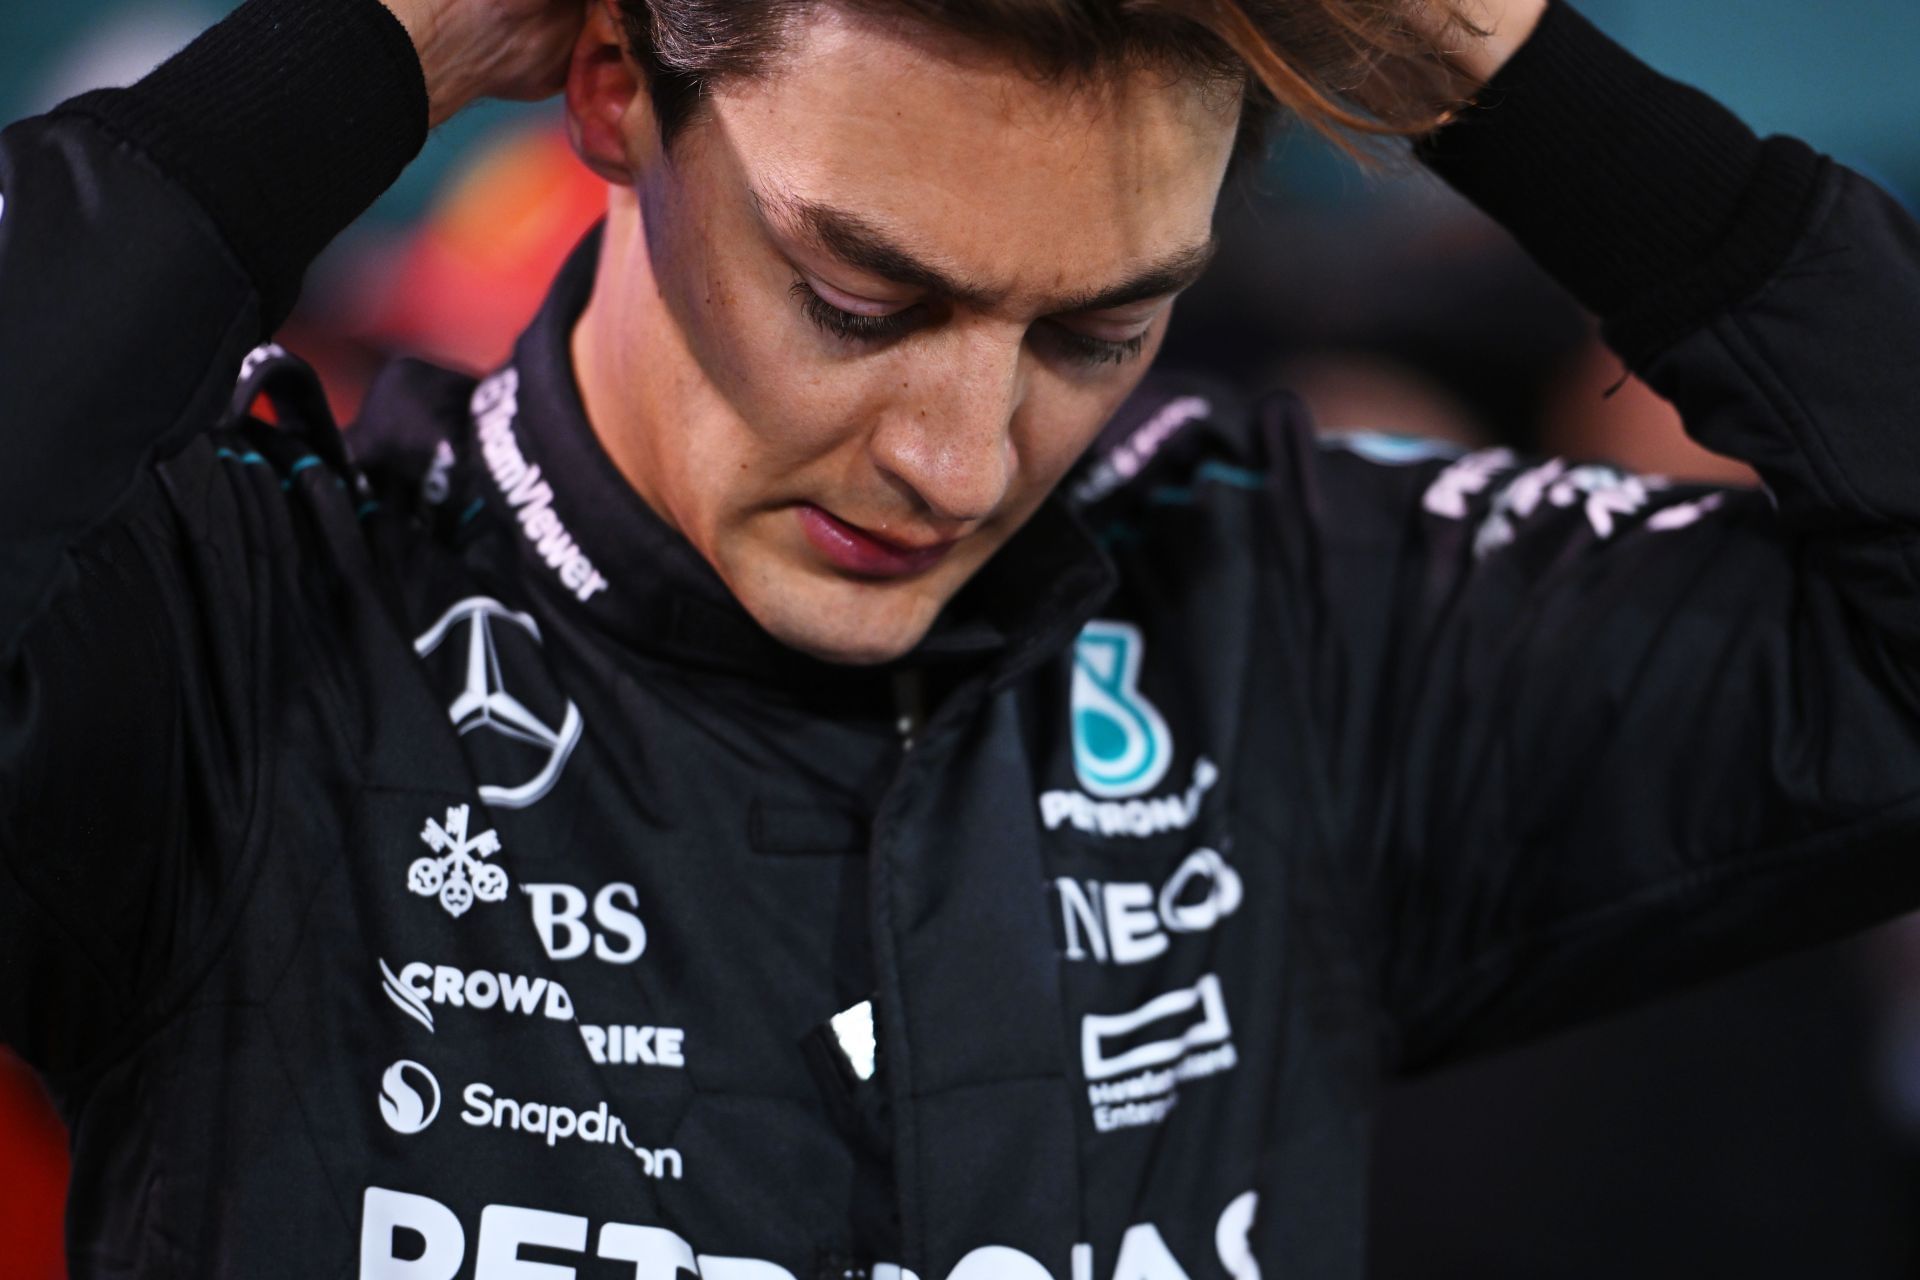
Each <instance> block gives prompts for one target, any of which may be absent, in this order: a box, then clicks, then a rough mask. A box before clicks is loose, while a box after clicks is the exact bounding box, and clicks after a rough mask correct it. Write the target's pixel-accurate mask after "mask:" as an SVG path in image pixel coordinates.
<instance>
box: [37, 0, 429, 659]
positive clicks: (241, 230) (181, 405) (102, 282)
mask: <svg viewBox="0 0 1920 1280" xmlns="http://www.w3.org/2000/svg"><path fill="white" fill-rule="evenodd" d="M316 15H318V16H316ZM322 18H324V21H323V20H321V19H322ZM425 132H426V96H425V91H424V87H423V85H422V82H421V73H420V69H419V64H418V62H417V61H416V60H415V59H414V57H413V54H412V51H411V46H410V44H409V42H408V38H407V35H406V33H405V31H404V30H402V28H401V27H400V25H399V24H398V23H396V22H395V21H394V20H393V17H392V16H391V15H390V14H389V13H388V11H387V10H386V9H384V8H382V7H381V6H380V5H379V4H377V3H375V2H374V0H343V2H341V3H331V4H315V3H312V2H311V0H255V2H254V3H251V4H248V5H246V6H244V7H243V8H241V9H240V10H239V11H237V12H236V13H235V14H234V15H233V16H232V17H230V18H228V19H227V20H226V21H225V22H222V23H221V24H220V25H219V26H217V27H215V28H214V29H213V30H211V31H209V32H208V33H207V34H205V35H204V36H202V37H201V38H200V39H199V40H197V41H195V42H194V44H192V45H191V46H189V47H188V48H187V49H186V50H184V51H183V52H182V53H180V54H179V55H177V56H176V57H175V58H173V59H171V60H170V61H168V62H167V63H166V64H165V65H163V66H162V67H161V68H159V69H158V70H157V71H155V72H154V73H153V74H152V75H150V76H148V77H147V78H146V79H145V80H143V81H141V82H140V83H139V84H137V85H135V86H133V87H132V88H129V89H120V90H108V91H103V92H99V93H91V94H87V95H85V96H83V97H80V98H77V99H74V100H73V101H71V102H68V103H66V104H64V105H63V106H61V107H60V108H58V109H56V110H55V111H54V112H53V113H52V114H51V115H49V116H46V117H42V118H40V119H35V120H27V121H22V122H21V123H19V124H17V125H14V126H12V127H11V128H9V129H8V130H6V132H5V133H4V134H0V196H3V197H4V199H5V201H6V203H5V206H4V207H3V208H0V369H4V370H6V376H5V377H0V422H3V423H5V424H6V430H7V433H8V448H9V456H10V458H11V459H12V462H11V464H10V465H9V466H8V467H6V468H5V469H4V471H3V472H0V651H4V652H11V651H12V647H13V646H14V645H15V644H16V643H17V641H18V639H19V637H20V635H21V633H22V631H23V630H24V629H25V628H26V627H27V626H28V625H29V623H30V622H31V620H32V618H33V616H34V614H35V612H36V611H37V610H39V609H41V608H43V607H44V606H45V604H46V601H47V599H48V595H49V592H50V591H51V589H52V585H53V583H54V581H55V579H56V577H57V576H58V574H59V573H60V571H61V566H62V564H63V563H64V562H65V559H66V556H67V553H68V551H69V549H70V548H71V546H72V545H73V544H74V542H75V540H77V539H78V538H79V537H81V536H82V535H83V534H84V533H85V532H86V531H88V530H90V529H92V528H95V527H96V526H98V525H99V524H100V523H101V522H102V521H104V520H106V519H107V518H108V517H109V516H110V515H111V514H112V513H113V512H114V511H115V510H117V509H118V508H119V506H120V504H121V503H123V502H124V501H125V499H126V497H127V495H128V494H129V493H130V492H131V491H132V489H133V487H134V486H135V484H136V483H137V482H138V479H139V477H140V475H141V474H142V472H143V470H144V468H145V466H146V465H147V463H148V462H149V461H150V460H151V459H152V458H154V457H157V456H165V455H166V454H168V453H170V452H172V451H173V450H174V449H177V448H178V447H180V446H181V445H182V444H184V443H185V442H186V441H187V440H189V439H190V438H192V436H193V435H195V434H196V433H198V432H199V431H201V430H203V429H205V428H206V427H208V426H210V425H212V423H213V422H214V421H215V420H216V419H217V417H218V416H219V415H220V414H221V412H222V411H223V410H224V409H225V406H226V402H227V399H228V396H229V394H230V391H231V388H232V386H233V380H234V377H235V375H236V373H237V371H238V368H239V364H240V360H241V357H242V356H244V355H245V353H246V351H247V349H248V348H250V347H252V346H253V345H254V344H256V343H258V342H259V341H260V340H261V339H262V338H264V337H265V336H266V335H267V334H268V333H270V332H271V331H272V329H273V328H274V327H275V325H276V324H277V323H278V321H279V319H280V318H281V317H282V316H283V315H284V314H285V312H286V310H287V309H288V308H289V307H290V306H291V305H292V302H293V299H294V296H295V295H296V293H297V292H298V289H299V284H300V279H301V276H302V274H303V273H304V271H305V270H306V267H307V264H308V263H309V262H310V261H311V260H312V258H313V256H314V255H315V254H316V253H318V252H319V250H320V249H321V248H322V247H323V246H324V245H325V244H326V243H327V242H328V241H329V240H330V239H332V238H333V236H334V235H336V234H337V233H338V232H339V231H340V230H341V229H342V228H343V227H345V226H346V225H347V224H348V223H349V222H350V221H352V219H353V218H354V217H356V216H358V214H359V213H360V212H361V211H362V210H363V209H364V208H365V207H366V206H367V205H368V204H369V203H371V202H372V200H373V199H374V197H375V196H377V195H378V194H379V193H380V192H381V191H382V190H383V189H384V188H385V187H386V185H387V184H388V183H389V182H391V181H392V179H393V177H394V176H395V175H397V174H398V173H399V172H400V170H401V168H402V167H403V166H404V165H405V164H406V162H407V161H408V160H409V159H410V158H411V157H412V156H413V154H414V152H415V151H416V150H417V149H418V148H419V146H420V143H421V141H422V140H423V138H424V137H425Z"/></svg>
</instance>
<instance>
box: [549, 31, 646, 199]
mask: <svg viewBox="0 0 1920 1280" xmlns="http://www.w3.org/2000/svg"><path fill="white" fill-rule="evenodd" d="M566 98H567V136H568V137H569V138H570V139H571V140H572V142H573V149H574V151H575V153H577V154H578V155H579V157H580V159H581V160H583V161H585V162H586V165H587V167H588V168H589V169H591V170H593V171H594V172H595V173H597V174H599V175H600V176H601V177H602V178H604V179H606V180H607V181H608V182H610V183H614V184H616V185H618V186H623V187H630V186H632V185H633V184H634V183H635V181H636V180H637V179H638V177H639V173H638V168H637V164H636V161H637V159H638V157H637V155H636V149H637V148H646V147H651V146H652V145H653V144H654V142H655V141H656V140H657V138H658V137H659V134H658V132H657V130H656V128H655V124H654V119H653V100H652V99H651V98H650V97H648V95H647V86H646V79H645V77H644V76H643V75H642V74H641V71H640V68H639V67H638V66H637V65H636V64H635V63H634V61H633V58H632V57H631V55H629V53H628V52H627V36H626V31H625V29H624V28H623V27H622V26H621V24H620V19H619V15H618V14H617V13H616V12H615V11H614V7H613V0H592V2H591V3H589V4H588V6H587V20H586V23H585V24H584V25H583V26H582V27H581V29H580V38H579V40H578V41H576V42H575V43H574V46H573V59H572V61H571V62H570V63H569V64H568V66H567V91H566Z"/></svg>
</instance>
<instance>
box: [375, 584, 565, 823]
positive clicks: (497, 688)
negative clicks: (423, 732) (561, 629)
mask: <svg viewBox="0 0 1920 1280" xmlns="http://www.w3.org/2000/svg"><path fill="white" fill-rule="evenodd" d="M495 622H509V623H512V624H513V625H514V626H516V627H519V628H521V629H522V630H523V631H525V632H526V633H527V634H528V635H530V636H532V637H533V639H534V641H535V643H538V642H539V640H540V624H539V623H537V622H535V621H534V620H533V617H532V615H531V614H525V613H518V612H516V611H514V610H512V609H509V608H507V606H505V605H503V604H501V603H500V602H499V601H498V600H493V599H490V598H488V597H486V596H469V597H468V598H467V599H465V600H462V601H461V602H460V603H458V604H456V605H454V606H453V607H452V608H451V609H449V610H447V611H446V612H445V613H444V614H442V615H441V616H440V620H439V621H438V622H436V623H434V624H433V625H432V626H431V627H429V628H427V630H426V632H425V634H423V635H422V636H421V637H420V638H419V639H417V640H415V641H414V642H413V649H414V652H415V653H417V654H419V655H420V656H421V657H423V658H424V657H426V656H427V655H428V654H430V653H432V652H433V651H434V650H436V649H438V648H439V647H440V643H441V641H443V640H445V639H446V638H447V633H448V632H449V631H451V630H452V629H453V628H454V627H455V626H456V625H458V624H460V623H465V624H466V625H467V662H466V685H465V688H463V689H462V690H461V692H460V694H459V695H458V696H457V697H455V698H454V700H453V703H452V705H451V706H449V707H448V708H447V715H448V717H449V718H450V719H451V720H452V721H453V724H454V729H455V730H456V731H457V732H458V733H459V734H460V736H461V737H465V736H466V735H468V734H470V733H480V732H484V733H489V734H497V735H499V736H501V737H503V738H506V739H509V740H511V741H515V742H523V743H526V744H527V745H529V746H531V747H533V748H534V749H535V750H536V751H538V752H542V753H544V760H545V763H544V764H543V765H542V766H541V767H540V769H539V771H538V772H537V773H535V774H534V775H533V777H531V778H528V779H527V780H526V781H524V782H521V783H518V784H516V785H514V786H501V785H496V784H493V783H482V784H481V785H480V798H481V799H482V800H484V801H486V802H487V803H488V804H494V805H500V806H502V807H503V808H508V809H520V808H524V807H526V806H527V805H530V804H532V803H533V802H534V801H536V800H538V799H539V798H540V797H541V796H544V795H545V794H547V792H548V790H549V789H551V788H552V786H553V784H554V781H555V780H556V779H558V778H559V776H560V770H561V769H562V768H563V767H564V766H565V765H566V763H567V757H568V756H569V755H571V754H572V753H573V748H574V746H575V745H576V744H577V743H578V742H579V741H580V708H579V707H577V706H575V705H574V703H573V700H572V699H571V698H569V699H568V700H567V709H566V712H565V714H564V715H563V716H562V717H561V720H560V723H559V725H558V726H554V725H550V724H548V723H547V722H546V721H544V720H542V719H541V718H540V717H539V716H537V715H535V714H534V713H533V712H532V711H530V710H528V709H527V706H526V704H525V703H523V702H521V701H520V699H518V698H516V697H514V696H513V695H512V694H511V693H509V692H507V688H506V684H505V682H504V681H503V680H502V679H501V676H500V653H499V650H498V649H497V648H496V647H495V645H494V637H493V626H494V623H495Z"/></svg>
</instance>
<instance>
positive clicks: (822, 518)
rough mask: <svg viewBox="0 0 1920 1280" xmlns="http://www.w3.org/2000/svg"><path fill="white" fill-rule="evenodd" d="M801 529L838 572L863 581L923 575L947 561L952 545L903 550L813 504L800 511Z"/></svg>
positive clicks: (815, 548)
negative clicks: (945, 559)
mask: <svg viewBox="0 0 1920 1280" xmlns="http://www.w3.org/2000/svg"><path fill="white" fill-rule="evenodd" d="M799 515H800V528H801V530H802V531H803V532H805V533H806V535H807V541H808V542H810V543H812V544H813V547H814V550H816V551H818V552H819V553H820V554H821V555H822V556H824V557H826V559H827V561H828V562H829V563H830V564H832V565H833V566H834V567H835V568H836V569H839V570H841V571H842V572H845V573H850V574H854V575H856V576H858V577H862V578H905V577H909V576H911V575H913V574H916V573H924V572H925V571H926V570H928V569H931V568H932V567H933V566H934V565H936V564H938V563H940V561H941V560H942V559H944V558H945V557H946V554H947V552H949V551H951V550H952V549H953V542H951V541H947V542H935V543H929V544H927V545H925V546H918V547H911V546H904V545H902V544H900V543H898V542H892V541H889V540H888V539H886V538H882V537H880V536H879V535H877V534H874V533H871V532H869V531H867V530H865V529H862V528H861V527H860V526H859V525H854V524H848V523H847V522H846V521H845V520H842V519H840V518H839V517H838V516H836V515H833V514H832V513H831V512H828V511H826V510H825V509H823V508H821V507H816V506H814V505H813V504H812V503H803V504H802V505H801V506H800V508H799Z"/></svg>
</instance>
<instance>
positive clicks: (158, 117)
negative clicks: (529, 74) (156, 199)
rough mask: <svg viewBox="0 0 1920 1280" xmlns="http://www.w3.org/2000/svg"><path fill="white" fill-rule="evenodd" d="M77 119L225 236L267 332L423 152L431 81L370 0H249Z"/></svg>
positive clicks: (72, 111)
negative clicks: (169, 183)
mask: <svg viewBox="0 0 1920 1280" xmlns="http://www.w3.org/2000/svg"><path fill="white" fill-rule="evenodd" d="M54 114H56V115H58V114H69V115H84V116H87V117H89V118H91V119H93V120H94V121H96V122H97V123H98V124H99V125H101V126H102V127H104V128H105V129H106V130H107V131H109V132H110V133H112V134H114V135H116V136H117V137H119V138H121V139H123V140H124V141H126V142H128V143H130V144H132V145H133V146H135V147H137V148H139V149H140V150H141V151H143V152H145V153H146V154H147V155H148V156H149V157H150V158H151V159H152V160H153V161H154V163H155V164H156V165H158V166H159V168H160V170H161V172H163V173H165V174H166V175H167V176H168V177H170V178H171V179H173V180H174V181H176V182H178V183H179V184H180V185H181V186H182V187H183V188H184V189H185V190H186V191H187V193H188V194H189V195H191V196H192V197H193V198H194V199H195V200H196V201H197V202H198V203H199V204H200V206H201V207H202V208H203V209H205V210H206V212H207V214H208V215H209V216H210V217H211V218H212V220H213V222H214V224H215V225H216V226H217V227H219V228H220V231H221V233H222V234H223V235H224V236H225V237H226V240H227V243H228V245H229V247H231V248H232V250H233V252H234V254H235V256H236V257H237V258H238V259H239V260H240V263H241V265H242V266H243V267H244V268H245V269H246V271H247V272H248V274H249V275H250V276H251V277H252V279H253V282H254V286H255V288H256V289H258V290H259V293H260V297H261V300H262V310H263V312H264V314H265V317H266V320H267V325H268V328H269V330H271V328H273V327H274V326H276V325H278V324H279V322H280V321H281V320H283V319H284V318H285V317H286V314H287V312H288V311H289V310H291V309H292V307H293V302H294V298H295V297H296V296H297V295H298V293H299V291H300V278H301V276H302V275H303V274H304V273H305V271H306V269H307V264H308V263H310V262H312V261H313V259H314V257H315V256H316V255H317V254H318V253H319V252H320V250H321V249H323V248H324V247H326V244H327V242H328V241H330V240H332V239H333V237H334V236H336V235H338V234H339V233H340V232H341V231H342V230H344V229H345V228H346V226H347V224H348V223H350V222H352V221H353V220H354V219H355V218H357V217H359V216H360V214H361V213H363V212H364V211H365V210H366V208H367V206H368V205H370V204H372V203H373V201H374V199H375V197H377V196H378V195H379V194H380V193H381V192H382V191H384V190H386V189H387V187H388V186H390V185H391V184H392V182H393V180H394V179H395V178H397V177H398V176H399V174H400V171H401V170H402V169H404V168H405V167H406V166H407V163H408V162H409V161H411V160H412V159H413V157H414V156H415V155H417V154H419V151H420V148H421V146H422V145H423V144H424V143H425V141H426V136H427V86H426V80H425V78H424V77H423V75H422V73H421V70H420V60H419V58H418V56H417V55H416V54H415V53H414V49H413V43H412V41H411V40H410V39H409V38H408V36H407V32H406V29H405V28H404V27H402V26H401V25H400V22H399V19H397V18H395V17H394V16H393V14H392V13H391V12H389V11H388V10H387V8H386V7H385V6H384V5H382V4H380V3H378V0H329V2H328V3H324V4H320V3H315V2H314V0H248V3H246V4H244V5H242V6H241V7H240V8H239V9H237V10H235V11H234V13H233V14H232V15H230V16H229V17H228V18H226V19H225V20H224V21H222V22H221V23H219V24H218V25H217V26H215V27H213V28H212V29H211V30H209V31H207V32H206V33H205V34H204V35H202V36H201V37H200V38H199V39H198V40H195V41H194V42H193V43H192V44H190V45H188V46H187V47H186V48H185V49H184V50H182V51H181V52H180V53H178V54H176V55H175V56H174V57H172V58H170V59H168V60H167V61H166V62H165V63H163V64H161V66H160V67H159V68H158V69H156V70H155V71H154V72H153V73H152V74H151V75H149V76H147V78H146V79H144V80H142V81H140V83H138V84H136V85H134V86H133V87H132V88H130V89H107V90H101V91H98V92H95V93H88V94H83V95H81V96H80V97H78V98H74V99H73V100H71V101H70V102H67V103H64V104H62V105H61V106H60V107H58V108H56V110H55V113H54Z"/></svg>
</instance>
